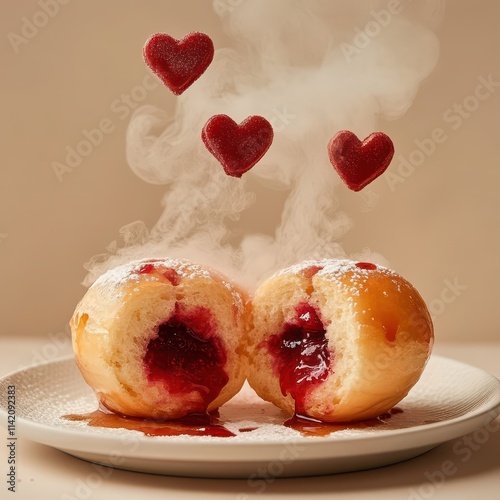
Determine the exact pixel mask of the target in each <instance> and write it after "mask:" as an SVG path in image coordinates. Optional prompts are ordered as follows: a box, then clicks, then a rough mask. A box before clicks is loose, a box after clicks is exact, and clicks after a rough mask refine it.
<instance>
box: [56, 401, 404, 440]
mask: <svg viewBox="0 0 500 500" xmlns="http://www.w3.org/2000/svg"><path fill="white" fill-rule="evenodd" d="M402 412H403V410H401V409H400V408H397V407H395V408H392V409H391V410H389V411H388V412H387V413H383V414H382V415H380V416H378V417H377V418H372V419H368V420H362V421H359V422H346V423H338V424H335V423H329V422H321V421H319V420H315V419H313V418H310V417H304V416H301V415H297V414H296V415H294V416H293V417H291V418H289V419H287V420H285V421H284V422H282V425H284V426H285V427H290V428H292V429H294V430H296V431H297V432H300V433H301V434H302V435H303V436H320V437H321V436H328V435H329V434H331V433H333V432H337V431H342V430H347V429H366V428H373V427H380V426H384V425H386V423H387V420H388V419H390V418H391V417H392V416H393V415H396V414H398V413H402ZM248 416H249V415H248V410H247V409H246V410H245V413H244V415H242V417H241V418H242V420H243V419H246V420H248ZM62 418H64V419H65V420H70V421H73V422H75V421H76V422H81V421H87V425H89V426H90V427H105V428H108V429H127V430H131V431H139V432H142V433H143V434H144V435H146V436H186V435H187V436H212V437H234V436H236V434H234V433H233V432H231V431H230V430H229V429H228V428H227V427H225V426H224V424H225V423H226V422H225V421H224V419H222V418H221V417H220V416H219V414H218V413H217V412H216V413H213V414H193V415H189V416H187V417H184V418H181V419H178V420H168V421H167V420H154V419H144V418H136V417H125V416H121V415H118V414H115V413H110V412H108V411H106V410H102V409H99V410H96V411H93V412H90V413H85V414H81V415H80V414H71V415H64V416H63V417H62ZM234 420H235V419H234V418H231V421H233V422H234ZM277 423H278V422H277ZM256 429H258V427H242V428H240V429H238V432H239V433H246V432H252V431H255V430H256Z"/></svg>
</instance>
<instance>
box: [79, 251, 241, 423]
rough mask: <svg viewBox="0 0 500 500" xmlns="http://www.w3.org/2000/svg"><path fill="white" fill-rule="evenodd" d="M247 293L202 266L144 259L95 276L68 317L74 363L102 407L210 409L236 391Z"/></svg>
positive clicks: (159, 412) (137, 411) (144, 412)
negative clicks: (69, 318) (69, 317)
mask: <svg viewBox="0 0 500 500" xmlns="http://www.w3.org/2000/svg"><path fill="white" fill-rule="evenodd" d="M248 314H249V301H248V299H247V297H246V295H245V293H244V292H243V291H241V290H239V289H238V288H236V287H235V286H234V285H233V284H231V283H230V282H229V281H228V280H226V279H225V278H224V277H223V276H221V275H219V274H218V273H216V272H214V271H212V270H209V269H207V268H205V267H202V266H199V265H196V264H193V263H190V262H187V261H183V260H176V259H165V260H157V259H150V260H143V261H135V262H132V263H130V264H126V265H122V266H119V267H117V268H115V269H112V270H110V271H108V272H107V273H105V274H103V275H102V276H101V277H99V278H98V279H97V280H96V281H95V283H94V284H93V285H92V286H91V287H90V288H89V289H88V291H87V293H86V294H85V296H84V297H83V299H82V300H81V302H80V303H79V304H78V306H77V307H76V310H75V312H74V315H73V317H72V319H71V330H72V338H73V349H74V352H75V357H76V362H77V364H78V366H79V368H80V370H81V372H82V375H83V377H84V379H85V380H86V382H87V383H88V384H89V385H90V386H91V387H92V388H93V389H94V391H95V393H96V395H97V397H98V399H99V401H100V404H101V405H102V406H103V407H105V408H106V409H108V410H110V411H112V412H115V413H118V414H121V415H126V416H132V417H144V418H158V419H176V418H180V417H183V416H186V415H188V414H193V413H205V412H210V411H212V410H215V409H216V408H218V407H219V406H220V405H222V404H223V403H225V402H226V401H228V400H229V399H230V398H231V397H232V396H234V395H235V394H236V393H237V392H238V391H239V390H240V388H241V386H242V384H243V382H244V380H245V376H246V366H245V362H244V360H245V358H244V356H242V355H241V348H242V339H243V336H244V332H245V328H246V324H247V323H248V321H247V315H248Z"/></svg>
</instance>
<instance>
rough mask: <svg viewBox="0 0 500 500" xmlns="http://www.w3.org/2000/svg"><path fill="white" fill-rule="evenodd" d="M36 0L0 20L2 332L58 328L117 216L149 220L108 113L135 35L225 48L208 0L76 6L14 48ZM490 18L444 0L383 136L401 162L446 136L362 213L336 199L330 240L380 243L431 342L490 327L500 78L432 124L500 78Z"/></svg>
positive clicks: (130, 83)
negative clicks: (483, 94) (429, 43)
mask: <svg viewBox="0 0 500 500" xmlns="http://www.w3.org/2000/svg"><path fill="white" fill-rule="evenodd" d="M42 3H43V2H42ZM227 3H228V4H231V2H227ZM442 4H443V5H444V2H442ZM40 5H41V4H40V3H38V2H37V1H34V0H23V1H22V2H9V3H8V6H6V7H4V9H3V11H2V16H1V19H0V34H1V35H2V43H1V44H0V60H1V67H2V78H1V83H0V85H1V93H0V99H1V104H2V106H1V118H0V127H1V129H0V137H1V141H2V147H1V151H2V153H3V159H2V160H3V161H2V168H1V173H0V175H1V181H0V190H1V191H0V206H1V209H0V279H1V300H0V308H1V309H0V318H1V330H0V335H1V336H29V335H36V336H42V337H43V336H50V335H51V334H52V335H54V334H55V333H57V332H61V331H64V330H65V328H66V324H67V321H68V319H69V317H70V315H71V313H72V310H73V308H74V306H75V304H76V302H77V301H78V300H79V299H80V297H81V296H82V295H83V293H84V291H85V289H84V288H83V286H82V285H81V284H80V283H81V281H82V280H83V278H84V276H85V274H86V272H85V270H84V268H83V264H84V263H85V262H86V261H88V260H89V258H90V257H91V256H93V255H96V254H99V253H105V252H107V251H109V250H107V249H106V247H108V246H109V245H110V243H112V242H113V241H114V240H116V241H117V243H118V244H120V235H119V228H120V227H121V226H123V225H125V224H127V223H129V222H132V221H135V220H142V221H144V223H145V224H146V225H147V226H148V227H151V226H152V225H153V224H154V222H155V220H156V219H157V218H158V216H159V214H160V199H161V196H162V194H163V192H164V188H163V187H161V186H155V185H149V184H146V183H145V182H143V181H141V180H140V179H139V178H138V177H136V176H135V175H134V174H133V173H132V171H131V170H130V169H129V168H128V166H127V164H126V161H125V133H126V127H127V123H128V118H127V117H125V116H123V115H118V114H117V113H114V112H112V110H111V105H112V103H113V101H115V100H116V99H120V98H121V96H122V94H127V93H130V91H131V89H133V88H134V87H135V86H136V85H138V84H140V83H141V81H142V80H143V78H144V76H145V75H146V74H147V69H146V67H145V66H144V64H143V62H142V59H141V57H140V50H141V48H142V45H143V43H144V41H145V39H146V38H147V37H148V36H149V35H150V34H151V33H153V32H157V31H164V32H169V33H170V34H172V35H173V36H176V37H181V36H183V35H184V34H185V33H187V32H189V31H192V30H194V29H196V30H200V31H206V32H208V33H210V35H211V36H212V38H213V40H214V42H215V44H216V46H224V44H225V43H226V39H225V37H224V35H223V33H222V30H221V28H220V23H219V19H218V17H217V16H216V15H215V13H214V12H213V10H212V7H211V3H210V2H208V1H205V0H191V1H185V2H178V1H174V0H170V1H167V0H148V1H147V2H139V1H127V2H123V1H119V0H107V1H105V2H102V1H98V0H85V1H78V0H72V1H68V2H67V4H65V5H60V6H59V12H57V14H55V15H54V16H53V17H52V18H51V19H50V20H49V21H48V22H47V24H46V26H44V27H42V28H39V29H38V32H37V33H35V34H34V35H33V36H32V38H31V39H29V40H27V43H25V44H22V45H20V46H19V47H18V51H17V53H16V51H15V50H14V49H13V46H12V43H11V41H10V40H9V38H8V36H9V33H17V34H20V33H21V28H22V26H23V23H24V20H23V18H24V17H26V18H28V19H33V16H35V15H36V13H37V12H39V11H40V10H41V7H40ZM499 18H500V3H499V2H496V1H495V0H481V1H478V2H470V1H466V0H457V1H453V2H449V3H447V4H446V15H445V19H444V22H443V23H442V24H441V26H440V27H439V28H438V29H437V34H438V36H439V39H440V43H441V55H440V60H439V63H438V66H437V68H436V70H435V71H434V72H433V74H432V75H431V76H430V77H429V78H428V79H427V80H426V81H425V82H424V83H423V84H422V86H421V88H420V91H419V93H418V95H417V98H416V100H415V102H414V104H413V106H412V107H411V109H410V110H409V111H408V113H407V114H406V115H405V116H404V117H403V118H402V119H400V120H398V121H395V122H391V123H387V124H385V130H386V131H387V132H388V133H389V135H390V136H391V137H392V138H393V140H394V142H395V143H396V144H397V145H398V152H399V153H400V154H402V155H403V156H405V157H408V156H409V155H410V154H411V152H412V151H413V150H415V148H416V146H415V143H414V141H415V139H423V138H424V137H429V136H430V134H431V132H432V130H433V129H435V128H436V127H441V128H444V129H446V131H447V132H448V133H447V140H446V141H445V142H443V143H442V144H439V145H438V147H437V148H436V151H435V152H434V153H433V154H432V155H430V156H429V157H428V158H427V159H426V160H425V162H424V163H423V165H422V166H421V167H419V168H417V169H416V171H415V172H414V173H413V175H411V176H410V177H408V178H407V179H406V180H405V182H404V183H402V184H400V185H398V187H397V189H395V190H394V192H392V191H391V190H390V189H389V187H388V184H387V182H386V180H384V179H383V178H382V179H379V180H377V181H376V182H375V183H373V184H372V185H371V187H370V192H372V193H374V194H375V195H376V196H377V197H378V201H377V203H376V204H375V206H374V207H373V208H372V209H371V210H369V211H366V210H361V209H360V208H359V198H356V195H355V194H354V193H350V192H347V191H346V194H344V195H342V196H341V209H342V210H343V211H344V212H346V213H348V214H349V216H350V217H351V218H352V219H353V222H354V225H353V228H352V229H351V230H350V231H348V232H347V233H346V235H345V236H344V237H343V239H342V243H343V244H344V246H345V249H346V251H347V252H348V253H349V254H357V253H360V252H362V251H363V249H364V248H369V249H371V250H372V251H376V252H379V253H381V254H382V255H383V256H384V257H385V258H386V259H387V260H388V261H389V263H390V264H391V266H392V267H394V268H395V269H397V270H398V271H399V272H401V273H402V274H403V275H405V276H406V277H407V278H408V279H410V280H411V281H412V282H413V283H414V284H415V285H416V286H417V288H418V289H419V290H420V291H421V293H422V295H423V296H424V298H425V299H426V300H427V301H428V303H429V305H430V307H431V310H432V311H433V312H434V317H435V324H436V333H437V338H438V339H440V340H455V339H457V340H458V339H462V340H463V339H470V340H479V339H483V340H496V339H498V335H499V327H498V309H499V306H498V298H499V293H498V291H497V285H496V280H499V279H500V264H499V255H500V236H499V231H498V226H499V224H498V217H499V215H500V213H499V212H500V211H499V204H500V202H499V200H498V195H497V192H498V184H499V181H500V169H499V165H498V163H499V162H498V145H499V140H498V139H499V130H500V129H499V116H500V88H494V89H493V90H494V91H493V92H492V93H491V95H490V96H489V97H488V98H486V99H485V100H483V101H481V103H480V106H479V108H478V109H477V110H476V111H474V112H471V113H470V116H468V117H467V118H464V119H463V121H462V122H461V126H460V127H459V128H458V129H457V130H452V129H450V124H446V123H444V122H443V113H445V112H446V110H447V109H448V108H450V107H452V106H453V105H454V104H455V103H462V102H464V100H466V99H467V98H468V97H469V96H471V95H472V94H473V93H474V90H475V88H476V86H477V84H478V77H480V76H483V77H484V78H487V77H488V75H492V79H493V80H494V81H497V82H500V61H499V57H498V54H499V49H500V34H499V31H498V26H497V24H498V19H499ZM471 102H472V101H471ZM144 103H152V104H155V105H158V106H161V107H162V108H165V109H167V108H168V107H169V106H171V105H172V103H173V99H172V97H171V95H170V94H169V93H168V92H167V91H166V90H165V89H163V88H162V87H160V86H159V87H157V88H156V89H154V90H152V91H151V92H149V94H148V95H147V97H146V99H145V100H144V101H143V102H142V103H141V104H144ZM124 114H125V112H124ZM103 118H108V119H110V120H111V121H112V126H113V131H112V132H110V133H109V134H107V135H106V136H105V137H104V139H103V141H102V143H101V144H100V145H99V146H98V147H96V148H95V149H94V150H93V151H92V153H91V154H90V155H89V156H88V157H87V158H85V159H84V160H83V161H82V162H81V164H80V165H79V166H78V167H76V168H75V169H74V170H73V171H72V172H70V173H67V174H65V175H64V176H63V181H62V182H59V181H58V179H57V177H56V175H55V174H54V172H53V169H52V167H51V164H52V162H53V161H61V162H62V161H63V160H64V157H65V155H66V153H65V149H66V146H68V145H71V146H75V145H76V143H77V142H78V141H80V140H81V139H82V138H83V136H82V130H83V129H91V128H95V127H96V126H97V125H98V123H99V121H100V120H102V119H103ZM392 167H393V168H394V165H392ZM394 171H395V170H394ZM395 172H396V171H395ZM256 189H258V186H257V187H256ZM266 210H267V209H266V208H265V207H262V216H264V214H265V212H266ZM249 223H250V222H249ZM252 224H255V221H253V222H252ZM450 283H451V285H450ZM453 283H454V284H455V285H453ZM457 284H458V285H459V287H458V288H457V286H456V285H457Z"/></svg>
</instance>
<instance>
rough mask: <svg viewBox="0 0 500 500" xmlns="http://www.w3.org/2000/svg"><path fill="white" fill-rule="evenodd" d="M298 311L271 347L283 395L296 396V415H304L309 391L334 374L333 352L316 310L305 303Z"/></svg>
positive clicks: (270, 343) (275, 338)
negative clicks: (331, 359)
mask: <svg viewBox="0 0 500 500" xmlns="http://www.w3.org/2000/svg"><path fill="white" fill-rule="evenodd" d="M295 311H296V312H297V316H296V318H294V319H293V320H292V321H291V322H289V323H286V324H285V325H284V327H283V331H282V332H281V333H279V334H277V335H273V336H272V337H271V338H270V339H269V341H268V343H267V346H268V350H269V352H270V353H271V354H272V355H273V356H274V358H275V360H276V365H275V366H276V370H277V372H278V373H279V377H280V387H281V392H282V393H283V395H284V396H285V395H286V394H291V395H292V397H293V399H294V400H295V412H296V413H297V414H301V415H303V414H305V410H304V401H305V398H306V396H307V394H308V392H309V391H310V390H311V389H312V388H313V387H314V386H315V385H317V384H319V383H321V382H322V381H323V380H325V379H326V377H327V376H328V374H329V372H330V351H329V349H328V339H327V338H326V336H325V333H326V331H325V328H324V326H323V323H322V322H321V319H320V318H319V316H318V313H317V312H316V310H315V309H314V307H312V306H311V305H309V304H307V303H305V302H302V303H300V304H299V305H298V306H297V307H296V308H295Z"/></svg>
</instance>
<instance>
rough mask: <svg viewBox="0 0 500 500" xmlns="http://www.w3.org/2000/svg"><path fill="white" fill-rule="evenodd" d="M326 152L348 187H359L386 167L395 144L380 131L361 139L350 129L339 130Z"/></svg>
mask: <svg viewBox="0 0 500 500" xmlns="http://www.w3.org/2000/svg"><path fill="white" fill-rule="evenodd" d="M328 156H329V157H330V162H331V163H332V165H333V167H334V168H335V170H336V171H337V173H338V174H339V176H340V178H341V179H342V180H343V181H344V182H345V184H346V185H347V187H348V188H349V189H352V190H353V191H360V190H361V189H363V188H364V187H365V186H367V185H368V184H370V182H372V181H373V180H375V179H376V178H377V177H378V176H379V175H381V174H382V173H384V171H385V170H386V169H387V167H388V166H389V163H391V160H392V157H393V156H394V145H393V143H392V141H391V139H390V138H389V137H388V136H387V135H386V134H384V133H383V132H374V133H373V134H370V135H369V136H368V137H367V138H366V139H365V140H364V141H360V140H359V139H358V138H357V137H356V135H355V134H353V133H352V132H350V131H349V130H341V131H340V132H337V133H336V134H335V135H334V136H333V137H332V139H331V140H330V142H329V144H328Z"/></svg>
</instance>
